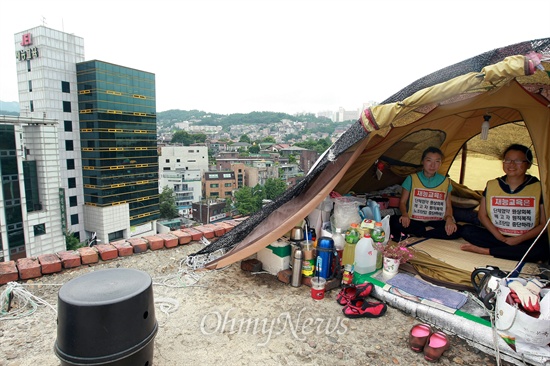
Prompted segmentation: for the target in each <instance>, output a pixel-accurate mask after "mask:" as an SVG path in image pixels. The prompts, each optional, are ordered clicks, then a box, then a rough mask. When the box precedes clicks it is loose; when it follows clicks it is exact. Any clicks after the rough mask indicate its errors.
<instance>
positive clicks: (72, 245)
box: [64, 231, 84, 250]
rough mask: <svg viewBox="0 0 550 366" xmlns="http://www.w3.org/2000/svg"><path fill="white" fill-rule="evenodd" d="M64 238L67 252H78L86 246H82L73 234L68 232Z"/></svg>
mask: <svg viewBox="0 0 550 366" xmlns="http://www.w3.org/2000/svg"><path fill="white" fill-rule="evenodd" d="M64 236H65V247H66V248H67V250H77V249H78V248H82V247H83V246H84V244H82V243H81V242H80V241H79V240H78V238H77V237H76V236H74V234H73V233H72V232H70V231H67V232H66V233H65V234H64Z"/></svg>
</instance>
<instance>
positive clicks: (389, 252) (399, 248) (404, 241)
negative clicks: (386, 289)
mask: <svg viewBox="0 0 550 366" xmlns="http://www.w3.org/2000/svg"><path fill="white" fill-rule="evenodd" d="M391 238H392V239H393V236H392V237H391ZM409 244H410V240H409V236H408V235H405V234H403V233H401V237H400V238H399V241H398V242H395V241H393V240H390V241H388V243H387V244H386V245H384V244H383V243H375V247H376V250H378V251H380V252H381V253H382V257H383V267H382V276H383V277H384V278H385V279H390V278H392V277H393V276H395V275H396V274H397V272H398V270H399V265H400V264H402V263H407V262H408V261H409V260H410V259H412V258H413V257H414V251H413V249H411V248H409V247H408V245H409Z"/></svg>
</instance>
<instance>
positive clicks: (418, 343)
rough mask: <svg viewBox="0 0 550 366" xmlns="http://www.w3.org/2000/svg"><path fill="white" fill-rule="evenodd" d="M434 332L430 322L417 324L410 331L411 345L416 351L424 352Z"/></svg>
mask: <svg viewBox="0 0 550 366" xmlns="http://www.w3.org/2000/svg"><path fill="white" fill-rule="evenodd" d="M432 333H433V330H432V327H431V326H429V325H428V324H416V325H415V326H413V327H412V328H411V331H410V332H409V347H410V348H411V349H412V350H413V351H414V352H417V353H420V352H422V351H423V350H424V346H425V345H426V342H427V341H428V339H429V338H430V336H431V335H432Z"/></svg>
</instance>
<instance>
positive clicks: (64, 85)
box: [61, 81, 71, 93]
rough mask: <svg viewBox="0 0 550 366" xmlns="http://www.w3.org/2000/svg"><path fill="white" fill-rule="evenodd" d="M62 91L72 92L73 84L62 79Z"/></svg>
mask: <svg viewBox="0 0 550 366" xmlns="http://www.w3.org/2000/svg"><path fill="white" fill-rule="evenodd" d="M61 91H62V92H63V93H70V92H71V86H70V84H69V82H68V81H62V82H61Z"/></svg>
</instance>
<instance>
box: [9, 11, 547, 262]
mask: <svg viewBox="0 0 550 366" xmlns="http://www.w3.org/2000/svg"><path fill="white" fill-rule="evenodd" d="M488 3H489V2H488ZM71 4H73V3H72V2H67V1H53V2H52V3H51V4H49V5H48V8H45V7H44V6H45V5H44V4H43V3H42V2H34V1H30V2H29V3H28V4H27V5H28V6H26V7H25V9H24V10H22V9H19V8H17V7H15V3H14V2H11V1H6V2H3V3H2V5H1V8H2V12H0V14H1V19H0V27H1V28H0V30H1V37H2V38H0V42H3V44H4V43H5V44H6V45H9V46H6V47H1V48H0V52H1V55H0V56H1V57H0V62H2V65H4V63H6V64H5V65H6V66H5V67H3V66H2V67H0V77H1V78H0V81H1V82H0V114H4V115H2V116H0V135H1V136H0V137H1V138H0V150H1V151H2V157H1V159H2V164H1V165H0V167H1V168H2V169H1V171H0V173H1V175H2V180H3V190H2V194H1V197H0V198H2V200H1V201H2V204H0V228H1V234H2V235H1V238H0V239H1V241H0V249H1V250H0V255H1V257H0V260H2V261H4V260H11V259H17V258H24V257H26V256H36V255H38V254H42V253H48V252H55V251H58V250H64V249H67V248H68V241H67V238H72V239H74V240H76V241H77V242H78V243H80V245H83V244H89V243H91V242H92V241H94V242H96V243H97V242H105V243H108V242H113V241H116V240H120V239H128V238H132V237H137V236H142V235H148V234H155V233H157V232H162V231H163V230H170V229H172V228H174V227H176V228H177V227H180V226H181V225H189V224H192V222H193V221H196V222H201V223H210V222H213V221H217V220H223V219H225V218H227V217H233V216H234V215H236V214H237V215H243V214H244V215H246V214H250V213H252V212H254V210H256V209H258V208H259V207H261V205H262V204H265V203H267V202H269V201H270V200H271V199H274V198H275V197H276V196H277V194H280V193H281V189H283V190H284V189H286V188H288V187H290V186H292V185H294V184H296V183H297V182H299V180H300V179H302V178H303V177H304V175H305V174H307V172H308V170H309V169H310V168H311V167H312V166H313V165H314V163H315V161H316V160H317V158H318V157H319V155H320V154H321V153H323V152H324V151H325V150H326V149H327V148H328V147H329V146H330V145H331V144H332V143H333V142H334V141H335V140H336V139H337V138H338V137H339V136H340V134H341V133H343V132H344V131H345V130H346V129H347V127H349V125H350V124H351V123H353V122H354V121H356V120H357V118H358V117H359V115H360V113H361V111H363V110H364V109H365V108H368V107H369V106H371V105H374V104H376V103H377V102H378V101H382V100H383V99H384V98H387V97H389V96H390V95H391V93H392V92H394V91H396V90H398V89H400V88H401V87H402V86H403V85H404V84H405V85H406V84H407V83H410V82H412V81H414V80H415V79H417V78H418V77H421V76H424V75H425V74H427V73H429V72H433V71H434V68H435V69H437V67H444V66H447V65H448V64H449V63H453V62H459V61H461V60H462V59H465V58H468V57H471V56H473V55H475V54H478V53H481V52H485V51H487V50H489V49H490V47H491V44H492V45H493V46H492V47H495V48H496V47H499V46H502V45H503V44H510V43H514V42H520V41H525V40H530V39H535V38H541V37H544V36H547V34H541V33H545V32H546V33H547V31H548V27H547V26H544V25H542V26H541V25H540V24H547V22H544V23H540V24H539V23H537V22H536V19H535V21H533V23H532V24H533V26H532V27H527V28H525V27H520V29H519V31H516V30H514V31H511V30H510V29H509V28H505V27H503V28H502V32H501V31H500V30H499V31H498V32H494V31H493V30H492V31H491V32H489V31H487V30H486V29H484V28H482V29H481V30H479V29H476V30H475V32H474V33H472V32H470V31H467V30H465V29H464V28H461V29H460V31H459V30H458V28H456V29H455V28H452V27H450V26H451V24H449V23H447V22H446V20H447V17H437V16H436V17H430V18H426V19H425V20H429V21H426V22H422V21H419V20H421V19H424V17H423V16H422V14H424V13H418V9H421V8H422V9H424V8H426V7H428V6H430V5H433V4H434V3H433V2H430V1H424V2H417V3H415V4H410V3H408V2H404V1H390V2H387V3H384V4H385V5H382V4H381V3H374V4H368V3H364V2H356V1H342V2H339V3H338V4H339V5H338V6H337V7H336V6H335V5H336V3H335V2H333V1H318V2H310V1H306V0H303V1H297V2H295V3H292V4H293V6H292V7H291V6H290V3H287V2H278V3H274V2H271V1H260V2H251V1H231V2H218V1H214V0H212V1H204V2H196V1H183V2H181V3H178V6H177V11H174V10H175V9H173V8H172V7H171V6H169V4H172V3H169V2H165V1H160V2H157V3H155V4H161V5H162V6H160V7H159V6H155V7H154V8H153V7H152V5H153V3H152V2H149V1H138V2H132V3H130V2H127V1H120V2H117V3H114V4H113V6H112V7H111V6H110V7H109V12H107V13H106V12H105V11H104V8H103V7H101V6H97V7H93V8H90V9H89V11H86V15H85V18H86V21H77V20H78V19H79V17H82V15H81V14H80V13H75V11H77V10H75V9H72V7H71V6H70V5H71ZM366 4H368V5H366ZM388 4H389V5H393V6H396V7H397V9H399V11H393V12H392V10H395V9H391V8H389V7H388V6H389V5H388ZM462 4H468V2H466V3H462ZM495 4H496V3H495ZM498 4H500V5H499V7H498V8H495V11H492V12H491V16H493V17H494V16H498V14H499V12H503V13H502V14H504V13H505V10H504V9H505V8H506V6H507V5H511V4H512V3H507V2H499V3H498ZM97 5H106V2H102V1H98V2H97ZM294 5H296V6H294ZM532 5H533V6H540V9H547V8H548V5H549V4H548V3H547V2H537V1H535V2H533V3H532ZM129 6H132V7H133V8H136V9H138V8H139V7H140V6H141V8H139V9H140V11H139V12H137V13H136V14H137V15H136V16H135V17H125V16H123V15H122V14H125V11H127V9H128V7H129ZM51 9H56V10H58V11H56V14H55V16H54V19H56V20H55V21H54V22H58V20H57V19H59V18H61V24H60V26H59V27H52V25H51V21H49V20H48V18H47V17H46V16H44V15H41V16H40V17H38V15H37V14H39V13H41V14H42V13H43V12H48V11H50V12H51ZM149 9H151V12H149V11H148V10H149ZM507 10H508V11H509V9H507ZM548 10H550V9H548ZM21 12H23V13H24V14H25V17H23V18H20V19H18V20H16V21H14V19H15V18H17V17H14V16H11V17H10V16H8V14H10V13H11V14H20V13H21ZM96 12H97V13H96ZM469 12H471V9H468V8H467V7H464V6H463V7H460V8H458V9H457V14H456V15H457V17H455V18H456V19H458V15H459V14H462V15H463V16H464V18H465V17H466V16H467V15H468V14H469ZM547 13H548V12H546V13H545V14H547ZM33 14H34V15H35V16H36V17H37V18H39V21H38V22H37V21H36V20H34V21H32V24H29V25H28V26H24V24H26V23H31V21H30V20H29V16H30V15H33ZM79 14H80V15H79ZM94 14H97V18H94ZM228 14H230V15H231V16H228ZM354 14H364V15H365V17H364V18H361V17H360V16H359V17H357V18H358V19H359V20H354V19H353V18H352V17H351V15H354ZM374 14H385V15H386V16H385V17H382V16H375V15H374ZM411 14H418V17H419V18H414V17H413V16H411ZM537 14H538V13H537ZM268 15H269V16H268ZM312 15H315V16H313V17H312ZM341 15H347V16H346V17H342V16H341ZM65 16H67V18H65ZM536 16H538V15H535V18H536ZM455 18H453V21H456V19H455ZM97 19H102V24H109V27H104V26H97V25H96V24H95V21H97ZM342 19H343V20H342ZM404 25H406V26H404ZM12 27H13V28H14V29H13V30H12ZM15 27H18V28H17V29H15ZM443 28H445V29H449V30H452V31H450V32H449V33H445V32H440V31H439V29H443ZM104 29H107V31H105V32H104ZM396 29H398V33H394V32H395V31H396ZM525 29H527V31H526V30H525ZM74 30H80V31H81V32H82V34H79V33H78V32H74ZM8 32H11V35H10V38H11V39H9V41H5V42H4V40H5V38H4V37H5V35H6V33H8ZM102 32H104V33H102ZM455 32H456V33H455ZM483 32H486V33H487V34H489V33H490V34H491V37H489V38H487V37H486V39H482V38H483V37H480V33H483ZM84 35H86V37H84ZM88 35H89V40H88V38H87V37H88ZM405 35H406V36H407V37H406V38H405V37H404V36H405ZM415 36H416V37H417V38H415ZM6 38H7V37H6ZM415 39H423V40H424V41H423V42H418V41H416V40H415ZM426 40H428V41H426ZM504 40H507V41H506V42H505V41H504ZM350 42H351V43H350ZM427 42H429V43H427ZM88 44H89V45H90V46H89V48H88V46H87V45H88ZM426 44H429V46H426ZM10 48H11V51H10ZM419 48H421V49H422V50H421V51H418V49H419ZM478 48H479V50H478ZM88 49H90V50H91V51H88ZM465 52H469V53H468V54H466V53H465ZM87 55H90V56H91V57H90V56H87ZM14 56H15V57H14ZM8 60H11V61H8ZM449 60H453V61H449ZM14 61H15V62H14ZM417 73H418V76H416V75H417ZM14 91H15V92H14ZM14 98H15V99H16V100H13V99H14ZM346 106H348V107H346ZM189 139H191V141H189ZM184 141H185V142H184ZM279 183H280V184H279ZM167 201H169V202H170V206H173V209H174V211H173V212H170V211H166V210H164V208H163V204H164V203H166V202H167ZM165 219H169V222H166V221H163V220H165ZM190 220H192V221H190Z"/></svg>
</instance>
